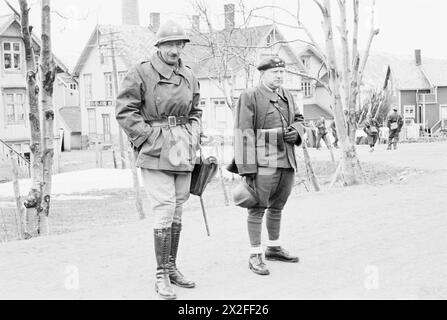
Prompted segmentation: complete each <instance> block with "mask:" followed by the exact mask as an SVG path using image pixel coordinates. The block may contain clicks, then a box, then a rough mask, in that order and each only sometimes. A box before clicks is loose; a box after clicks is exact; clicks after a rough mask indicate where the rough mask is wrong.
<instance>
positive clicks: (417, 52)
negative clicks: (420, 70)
mask: <svg viewBox="0 0 447 320" xmlns="http://www.w3.org/2000/svg"><path fill="white" fill-rule="evenodd" d="M414 60H415V62H416V65H417V66H420V65H421V63H422V58H421V49H416V50H414Z"/></svg>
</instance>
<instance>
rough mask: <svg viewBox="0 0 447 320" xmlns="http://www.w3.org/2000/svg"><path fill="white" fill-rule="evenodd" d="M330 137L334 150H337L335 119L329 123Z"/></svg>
mask: <svg viewBox="0 0 447 320" xmlns="http://www.w3.org/2000/svg"><path fill="white" fill-rule="evenodd" d="M331 130H332V135H333V136H334V148H338V135H337V128H336V127H335V119H334V120H333V121H332V123H331Z"/></svg>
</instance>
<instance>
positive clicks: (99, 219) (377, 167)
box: [0, 153, 408, 241]
mask: <svg viewBox="0 0 447 320" xmlns="http://www.w3.org/2000/svg"><path fill="white" fill-rule="evenodd" d="M71 154H72V155H74V156H75V157H73V158H72V160H71V163H70V164H69V166H72V167H74V166H76V163H77V161H79V160H78V159H77V158H76V156H79V155H77V154H76V153H71ZM93 161H94V157H93ZM299 163H300V165H299V170H298V174H297V179H296V187H295V188H294V191H293V194H292V197H299V196H300V194H304V193H307V192H308V191H307V189H306V187H305V186H304V184H301V183H299V182H300V181H301V180H303V179H304V180H305V185H306V186H307V188H308V189H310V191H312V188H311V186H310V184H309V182H308V181H307V180H306V174H305V172H306V171H305V167H304V165H303V164H302V163H301V162H299ZM90 165H91V163H90ZM112 165H113V164H112ZM69 166H66V169H67V168H68V167H69ZM313 166H314V171H315V173H316V175H317V179H318V181H319V183H320V185H321V187H322V189H323V190H324V189H327V187H328V185H329V183H330V181H331V180H332V177H333V174H334V172H335V170H336V166H337V163H333V162H331V161H314V162H313ZM87 168H89V162H86V163H85V164H84V166H83V169H87ZM363 170H364V172H365V174H366V175H367V177H368V181H369V183H371V184H374V185H381V184H388V183H392V182H395V181H398V180H399V179H401V177H402V175H405V174H406V172H407V171H408V169H403V168H398V167H393V166H390V165H386V164H383V163H379V164H377V163H363ZM237 182H238V181H237V178H235V179H234V180H233V179H227V178H226V179H224V184H225V188H226V191H227V196H228V198H229V200H230V203H231V202H232V190H233V187H234V186H235V184H236V183H237ZM340 187H341V185H340V183H337V184H336V185H335V188H340ZM141 191H142V198H143V207H144V210H145V212H146V214H147V215H150V203H149V200H148V198H147V196H146V194H145V193H144V189H143V188H142V189H141ZM13 200H14V199H12V198H6V197H2V196H1V195H0V207H2V203H3V204H6V206H5V205H3V209H2V211H1V212H0V215H1V216H0V241H1V240H2V239H3V240H13V239H15V238H16V235H17V230H16V218H15V211H14V203H13ZM204 202H205V205H206V207H207V208H209V209H211V208H216V207H222V206H224V205H225V196H224V193H223V191H222V183H221V181H220V180H219V179H214V180H213V181H212V182H211V183H210V185H209V186H208V187H207V190H206V192H205V194H204ZM200 210H201V207H200V202H199V200H198V197H196V196H191V199H190V200H189V201H188V202H187V203H186V204H185V214H186V212H196V213H197V212H200ZM50 217H51V218H50V228H51V233H52V234H63V233H67V232H75V231H81V230H86V229H91V228H103V227H106V226H113V225H119V224H122V223H127V222H132V221H137V220H138V214H137V211H136V208H135V198H134V192H133V191H132V190H131V189H113V190H104V191H92V192H89V193H83V194H70V195H56V196H54V197H53V199H52V205H51V211H50Z"/></svg>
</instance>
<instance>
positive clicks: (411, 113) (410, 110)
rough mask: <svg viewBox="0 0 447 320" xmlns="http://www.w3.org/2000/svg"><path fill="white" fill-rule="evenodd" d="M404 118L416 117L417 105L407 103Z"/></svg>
mask: <svg viewBox="0 0 447 320" xmlns="http://www.w3.org/2000/svg"><path fill="white" fill-rule="evenodd" d="M404 118H405V119H416V106H412V105H405V106H404Z"/></svg>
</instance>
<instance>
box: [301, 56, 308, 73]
mask: <svg viewBox="0 0 447 320" xmlns="http://www.w3.org/2000/svg"><path fill="white" fill-rule="evenodd" d="M300 60H301V63H302V64H303V66H304V68H306V70H309V69H310V55H304V56H301V57H300Z"/></svg>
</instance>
